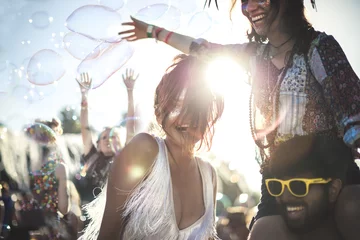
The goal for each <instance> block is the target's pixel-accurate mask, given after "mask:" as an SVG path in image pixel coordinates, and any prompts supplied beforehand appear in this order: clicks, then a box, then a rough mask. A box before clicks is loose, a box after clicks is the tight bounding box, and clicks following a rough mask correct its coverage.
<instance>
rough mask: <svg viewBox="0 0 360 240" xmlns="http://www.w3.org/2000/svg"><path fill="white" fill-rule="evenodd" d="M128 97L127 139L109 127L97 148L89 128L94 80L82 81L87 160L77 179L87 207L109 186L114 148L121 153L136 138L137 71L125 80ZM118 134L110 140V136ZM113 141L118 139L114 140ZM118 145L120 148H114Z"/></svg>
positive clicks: (83, 76)
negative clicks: (102, 188)
mask: <svg viewBox="0 0 360 240" xmlns="http://www.w3.org/2000/svg"><path fill="white" fill-rule="evenodd" d="M122 78H123V81H124V84H125V86H126V88H127V94H128V111H127V119H125V120H126V139H125V140H123V139H121V138H120V131H119V129H118V128H115V129H112V128H110V127H106V128H105V129H104V130H103V131H102V132H101V133H100V135H99V137H98V139H97V142H96V144H97V146H96V147H95V145H94V143H93V140H92V134H91V129H90V124H89V119H88V118H89V117H88V114H89V113H88V107H89V103H88V92H89V89H90V88H91V82H92V79H91V76H89V74H88V73H82V74H81V76H80V79H79V81H78V82H79V83H80V84H79V85H80V89H81V113H80V124H81V135H82V140H83V145H84V156H83V158H82V162H81V164H82V170H81V172H80V174H78V175H77V177H76V178H75V179H74V183H75V185H76V188H77V190H78V191H79V194H80V196H81V201H82V203H83V204H85V203H88V202H91V201H92V200H93V199H94V198H95V196H96V195H97V194H98V193H99V191H100V189H101V187H103V185H104V184H105V182H106V179H107V175H108V172H109V169H110V165H111V162H112V160H113V157H114V150H113V148H114V147H115V148H117V149H120V148H122V147H124V145H125V144H126V143H127V142H128V141H129V140H130V139H131V138H132V137H133V135H134V133H135V123H134V111H135V110H134V96H133V90H134V85H135V81H136V79H137V78H138V75H137V76H135V74H134V70H132V69H126V72H125V74H123V76H122ZM111 131H113V132H114V134H113V135H112V136H110V132H111ZM111 137H113V138H114V139H110V138H111ZM114 145H116V146H114Z"/></svg>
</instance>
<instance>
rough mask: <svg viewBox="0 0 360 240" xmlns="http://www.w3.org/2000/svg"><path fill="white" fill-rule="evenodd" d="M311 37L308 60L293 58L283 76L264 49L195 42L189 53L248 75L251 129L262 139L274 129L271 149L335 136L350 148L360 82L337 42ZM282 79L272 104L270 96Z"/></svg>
mask: <svg viewBox="0 0 360 240" xmlns="http://www.w3.org/2000/svg"><path fill="white" fill-rule="evenodd" d="M315 35H316V36H315V38H314V40H313V41H312V42H311V46H310V49H309V52H308V55H307V56H305V55H304V54H297V53H295V54H294V55H293V58H292V59H290V61H291V64H290V67H288V68H287V69H286V72H284V69H277V68H276V67H275V66H274V65H273V63H272V62H271V60H269V59H268V58H267V57H266V52H265V51H266V49H267V45H266V44H257V43H245V44H233V45H220V44H213V43H209V42H207V41H205V40H203V39H197V40H195V41H194V42H193V43H192V44H191V47H190V53H191V54H192V55H196V56H199V57H202V58H204V59H211V58H213V57H216V56H219V55H228V56H230V57H232V58H233V59H235V60H237V61H238V62H240V63H241V65H242V66H244V67H245V68H246V69H247V70H248V72H249V74H250V76H251V83H252V94H253V96H254V97H253V103H254V109H253V111H252V112H253V113H252V117H253V119H252V120H253V121H254V126H255V127H256V128H257V129H263V130H264V131H263V132H264V133H265V135H266V134H269V133H270V132H271V131H266V129H270V130H271V129H273V128H274V126H277V131H276V132H275V135H276V136H274V139H275V140H274V142H275V145H277V144H278V143H280V142H283V141H286V140H288V139H290V138H292V137H294V136H295V135H307V134H310V133H318V132H323V131H330V132H331V131H333V132H335V133H336V134H337V135H338V136H340V137H342V138H343V139H344V141H345V143H346V144H347V145H349V146H352V145H353V144H354V142H355V141H356V140H357V139H359V138H360V80H359V78H358V76H357V75H356V73H355V72H354V71H353V69H352V67H351V65H350V63H349V62H348V60H347V57H346V55H345V53H344V52H343V50H342V48H341V46H340V45H339V43H338V42H337V41H336V40H335V38H334V37H333V36H331V35H327V34H326V33H324V32H315ZM282 75H284V76H282ZM281 77H282V78H283V80H282V82H281V85H280V86H279V87H278V88H277V89H279V90H277V91H279V97H278V100H277V101H276V99H275V98H274V97H272V95H271V94H272V91H274V89H275V86H276V84H277V83H278V81H279V79H280V78H281ZM275 104H277V109H278V111H277V112H275V111H274V109H275V107H274V106H275ZM256 115H257V116H256ZM254 119H255V120H254Z"/></svg>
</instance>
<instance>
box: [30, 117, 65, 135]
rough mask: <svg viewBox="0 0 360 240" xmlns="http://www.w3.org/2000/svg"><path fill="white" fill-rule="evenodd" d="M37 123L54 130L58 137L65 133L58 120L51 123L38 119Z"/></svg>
mask: <svg viewBox="0 0 360 240" xmlns="http://www.w3.org/2000/svg"><path fill="white" fill-rule="evenodd" d="M35 122H37V123H42V124H44V125H46V126H48V127H49V128H51V129H52V130H54V132H55V133H56V134H58V135H61V134H62V133H63V129H62V126H61V121H60V120H59V119H57V118H53V119H52V120H51V121H46V120H41V119H36V120H35Z"/></svg>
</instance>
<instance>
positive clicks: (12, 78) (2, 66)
mask: <svg viewBox="0 0 360 240" xmlns="http://www.w3.org/2000/svg"><path fill="white" fill-rule="evenodd" d="M18 79H19V77H18V75H17V68H16V66H15V64H13V63H12V62H10V61H0V92H1V93H7V92H9V91H10V90H11V88H13V87H14V86H15V85H16V83H17V80H18Z"/></svg>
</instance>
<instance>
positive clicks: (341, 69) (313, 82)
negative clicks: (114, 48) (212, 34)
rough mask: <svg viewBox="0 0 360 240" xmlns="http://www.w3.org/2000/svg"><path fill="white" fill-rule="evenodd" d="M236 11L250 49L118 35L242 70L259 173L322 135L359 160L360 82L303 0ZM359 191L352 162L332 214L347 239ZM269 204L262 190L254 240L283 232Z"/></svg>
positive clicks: (273, 0)
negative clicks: (301, 139) (293, 145)
mask: <svg viewBox="0 0 360 240" xmlns="http://www.w3.org/2000/svg"><path fill="white" fill-rule="evenodd" d="M215 2H216V0H215ZM312 3H313V4H315V1H314V0H312ZM237 4H239V5H241V7H242V13H243V15H244V16H246V17H247V18H248V20H249V21H250V23H251V30H250V31H249V32H248V38H249V43H244V44H232V45H221V44H214V43H210V42H207V41H206V40H204V39H193V38H191V37H188V36H184V35H181V34H178V33H174V32H170V31H167V30H166V29H163V28H161V27H158V26H153V25H150V24H147V23H145V22H142V21H139V20H137V19H134V18H132V22H127V23H124V25H127V26H131V27H132V28H131V29H129V30H126V31H122V32H120V33H119V34H120V35H121V36H123V39H126V40H128V41H136V40H139V39H145V38H148V37H154V38H156V39H158V40H160V41H163V42H165V43H167V44H169V45H170V46H172V47H174V48H176V49H178V50H180V51H182V52H184V53H188V54H191V55H194V56H198V57H200V58H204V59H213V58H216V57H218V56H229V57H231V58H233V59H234V60H236V61H237V62H239V63H240V64H241V65H242V66H243V67H244V68H245V69H246V70H247V72H248V73H249V75H250V76H251V81H250V82H251V86H252V91H251V93H252V94H251V99H250V101H249V102H250V103H249V108H250V109H249V111H250V122H251V132H252V135H253V138H254V140H255V143H256V145H257V146H258V150H259V153H260V156H261V160H262V162H263V164H262V165H263V166H265V165H266V164H267V163H268V162H269V159H270V157H271V153H272V152H273V151H274V150H275V149H276V147H277V146H278V145H279V144H280V143H281V142H284V141H287V140H289V139H291V138H293V137H294V136H297V135H307V134H311V133H319V132H322V133H324V134H326V135H336V136H338V137H339V138H342V139H343V140H344V142H345V143H346V145H347V146H348V147H350V148H352V149H353V150H354V155H355V156H358V155H359V153H358V148H359V147H360V81H359V78H358V76H357V75H356V74H355V72H354V71H353V69H352V67H351V65H350V63H349V62H348V60H347V57H346V55H345V53H344V52H343V50H342V48H341V46H340V45H339V43H338V42H337V41H336V40H335V38H334V37H333V36H331V35H327V34H326V33H324V32H319V31H316V30H314V28H313V27H312V25H311V24H310V23H309V22H308V20H307V19H306V16H305V14H304V1H303V0H242V1H241V3H240V1H236V0H233V1H232V7H235V6H236V5H237ZM219 81H221V79H219ZM255 123H256V124H255ZM264 177H265V178H266V176H263V178H264ZM359 184H360V172H359V168H358V166H357V165H356V164H355V162H353V163H352V164H351V165H350V166H349V169H348V174H347V179H346V185H347V186H346V187H345V188H344V189H343V190H342V192H341V194H340V196H339V198H338V201H337V210H336V219H338V220H339V219H341V221H340V220H339V221H337V224H338V227H339V230H340V231H341V233H342V235H343V236H345V238H346V239H354V237H355V239H358V236H353V235H352V234H353V233H355V232H356V231H357V230H358V229H359V228H360V222H359V221H356V219H358V216H359V215H360V205H358V204H355V203H356V202H357V201H358V199H359V198H360V187H359ZM274 202H275V199H274V198H273V197H272V196H270V195H269V194H268V192H267V191H266V187H265V183H264V182H263V184H262V199H261V203H260V205H259V211H258V213H257V216H256V217H255V220H256V222H255V224H252V225H253V226H251V227H252V231H260V232H262V234H263V235H262V237H259V238H257V239H269V233H268V232H266V231H264V230H261V229H263V228H267V227H269V226H272V227H274V228H280V226H282V225H283V224H282V225H281V224H279V222H281V221H282V219H281V217H280V216H278V212H277V211H276V209H274V208H272V206H273V204H274ZM270 228H271V227H270ZM267 229H269V228H267ZM283 230H284V231H285V230H286V229H285V228H283Z"/></svg>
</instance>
